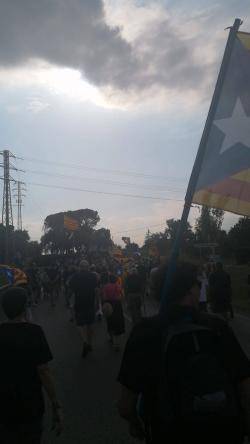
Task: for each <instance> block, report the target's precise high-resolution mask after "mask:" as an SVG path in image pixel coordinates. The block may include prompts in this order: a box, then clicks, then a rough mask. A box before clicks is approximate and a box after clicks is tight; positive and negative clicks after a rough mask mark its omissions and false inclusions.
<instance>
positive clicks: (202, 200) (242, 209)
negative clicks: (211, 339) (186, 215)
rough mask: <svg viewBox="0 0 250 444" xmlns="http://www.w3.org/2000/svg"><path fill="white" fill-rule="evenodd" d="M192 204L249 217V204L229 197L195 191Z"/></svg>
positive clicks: (205, 191)
mask: <svg viewBox="0 0 250 444" xmlns="http://www.w3.org/2000/svg"><path fill="white" fill-rule="evenodd" d="M193 203H196V204H198V205H206V206H208V207H212V208H220V209H222V210H225V211H230V212H231V213H235V214H241V215H244V216H250V202H246V201H242V200H239V199H235V198H233V197H229V196H222V195H221V194H217V193H212V192H210V191H207V190H201V191H197V192H196V193H195V194H194V197H193Z"/></svg>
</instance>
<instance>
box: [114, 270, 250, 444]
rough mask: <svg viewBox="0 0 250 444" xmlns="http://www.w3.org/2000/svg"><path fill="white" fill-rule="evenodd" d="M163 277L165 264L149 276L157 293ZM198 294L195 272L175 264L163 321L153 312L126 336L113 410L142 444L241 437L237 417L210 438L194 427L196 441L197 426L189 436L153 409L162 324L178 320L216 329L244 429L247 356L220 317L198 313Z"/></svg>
mask: <svg viewBox="0 0 250 444" xmlns="http://www.w3.org/2000/svg"><path fill="white" fill-rule="evenodd" d="M165 275H166V267H162V268H161V269H159V270H158V273H155V275H154V279H156V285H155V287H156V288H157V291H158V292H159V295H160V294H161V289H162V286H163V282H164V278H165ZM199 295H200V288H199V285H198V282H197V277H196V273H195V270H194V269H193V271H192V268H190V266H189V264H187V265H183V267H181V266H179V268H177V271H176V274H175V275H174V276H173V279H172V285H171V289H170V292H169V297H170V299H169V301H170V304H169V311H168V317H167V320H166V319H163V317H162V316H159V315H158V316H155V317H154V318H148V319H144V320H142V322H141V323H139V324H137V325H136V326H135V327H134V329H133V331H132V333H131V335H130V337H129V339H128V342H127V345H126V348H125V352H124V356H123V360H122V364H121V368H120V372H119V376H118V381H119V382H120V384H121V386H122V387H121V397H120V400H119V402H118V410H119V413H120V415H121V417H123V418H124V419H126V420H127V421H128V423H129V428H130V434H131V435H132V436H134V437H136V438H138V439H140V440H144V439H146V442H147V443H150V444H165V443H166V442H169V443H171V444H184V443H186V442H189V441H190V442H192V443H193V444H194V443H195V444H196V443H197V442H199V443H201V442H202V443H203V444H207V443H211V442H213V444H221V443H222V442H225V443H227V444H241V443H242V436H241V435H239V434H238V431H239V429H240V426H241V420H242V417H243V415H240V416H239V417H238V419H237V424H239V427H238V426H237V430H236V428H234V426H233V425H232V424H231V423H230V421H228V422H227V425H226V427H225V426H222V427H220V429H218V434H217V435H216V436H215V437H214V436H212V437H211V436H210V430H204V429H203V430H201V434H199V431H198V437H199V439H198V441H195V440H194V439H193V437H194V436H195V437H196V438H197V430H193V431H192V436H191V435H190V434H189V432H188V430H187V428H185V427H183V426H182V425H181V424H182V423H181V418H178V417H177V418H174V420H173V419H172V420H170V421H169V422H168V424H166V423H162V422H161V420H160V416H159V414H158V413H159V410H158V413H157V407H158V405H157V404H156V399H157V393H159V391H160V390H161V386H160V385H159V384H160V382H159V381H161V375H162V358H163V351H162V346H163V337H164V332H165V333H166V326H167V325H170V324H174V323H177V324H178V323H180V322H181V323H183V322H191V323H192V324H197V325H200V326H204V327H208V328H209V329H212V331H214V332H216V337H218V338H219V339H218V340H219V345H218V346H219V350H220V359H221V361H222V362H223V366H224V368H225V369H226V371H227V374H228V376H229V378H230V380H231V381H232V382H233V384H234V386H235V388H236V389H237V391H238V395H239V399H240V400H241V403H242V408H243V409H244V411H245V413H246V418H247V421H246V426H247V431H248V433H249V432H250V364H249V360H248V358H247V357H246V355H245V353H244V352H243V351H242V349H241V347H240V345H239V343H238V341H237V339H236V337H235V335H234V333H233V332H232V330H231V329H230V328H229V327H228V325H227V323H226V322H225V321H224V320H223V319H221V318H220V317H218V316H216V315H208V314H201V313H199V311H198V307H199ZM177 324H176V325H177ZM204 371H205V370H204ZM142 400H143V402H142ZM142 418H143V421H142ZM171 421H172V422H171ZM178 421H179V422H178ZM220 425H221V424H220ZM190 432H191V431H190ZM211 433H212V432H211ZM166 437H167V438H166Z"/></svg>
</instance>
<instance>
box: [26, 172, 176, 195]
mask: <svg viewBox="0 0 250 444" xmlns="http://www.w3.org/2000/svg"><path fill="white" fill-rule="evenodd" d="M25 172H27V173H31V174H38V175H42V176H50V177H60V178H63V179H64V178H65V179H73V180H78V179H79V180H84V181H90V182H101V183H106V184H108V185H116V186H127V187H139V188H144V189H150V190H154V189H155V190H158V191H161V192H167V191H172V192H179V191H184V189H181V188H177V189H174V188H168V189H166V188H165V187H164V186H162V185H153V186H150V187H148V186H147V185H146V186H145V185H143V184H136V183H129V182H117V181H114V180H109V179H97V178H92V177H83V176H73V175H68V174H60V173H50V172H49V171H36V170H27V169H26V170H25Z"/></svg>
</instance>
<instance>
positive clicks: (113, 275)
mask: <svg viewBox="0 0 250 444" xmlns="http://www.w3.org/2000/svg"><path fill="white" fill-rule="evenodd" d="M109 282H110V283H111V284H115V283H116V282H117V277H116V276H115V274H111V275H110V276H109Z"/></svg>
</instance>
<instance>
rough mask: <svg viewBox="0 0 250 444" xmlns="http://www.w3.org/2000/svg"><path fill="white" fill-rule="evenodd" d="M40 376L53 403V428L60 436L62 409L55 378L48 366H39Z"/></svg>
mask: <svg viewBox="0 0 250 444" xmlns="http://www.w3.org/2000/svg"><path fill="white" fill-rule="evenodd" d="M38 374H39V376H40V379H41V382H42V386H43V388H44V390H45V392H46V393H47V396H48V398H49V400H50V402H51V406H52V411H53V422H54V425H53V428H55V429H56V433H57V435H59V434H60V433H61V432H62V429H63V416H62V407H61V405H60V403H59V401H58V399H57V395H56V388H55V382H54V378H53V376H52V373H51V370H50V368H49V366H48V364H44V365H39V367H38Z"/></svg>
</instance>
